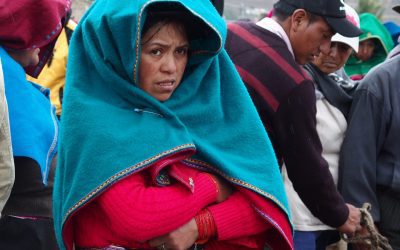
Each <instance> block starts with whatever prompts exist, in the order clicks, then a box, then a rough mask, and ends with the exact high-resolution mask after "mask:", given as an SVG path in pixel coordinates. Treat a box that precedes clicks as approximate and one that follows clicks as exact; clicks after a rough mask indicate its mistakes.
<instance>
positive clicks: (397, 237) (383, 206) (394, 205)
mask: <svg viewBox="0 0 400 250" xmlns="http://www.w3.org/2000/svg"><path fill="white" fill-rule="evenodd" d="M378 199H379V206H380V214H381V221H380V222H379V225H378V226H379V231H380V233H381V234H382V235H384V236H386V237H387V238H388V239H389V243H390V245H391V246H392V248H393V249H394V250H400V195H399V194H395V193H391V192H387V191H386V192H385V191H382V192H379V194H378Z"/></svg>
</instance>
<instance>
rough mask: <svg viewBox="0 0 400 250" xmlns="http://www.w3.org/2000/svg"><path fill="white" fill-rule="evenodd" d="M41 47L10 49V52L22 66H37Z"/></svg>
mask: <svg viewBox="0 0 400 250" xmlns="http://www.w3.org/2000/svg"><path fill="white" fill-rule="evenodd" d="M39 52H40V49H39V48H36V49H31V50H9V51H8V54H9V55H10V56H11V57H12V58H13V59H14V60H15V61H17V62H18V63H19V64H20V65H21V66H22V67H28V66H35V65H37V64H38V63H39Z"/></svg>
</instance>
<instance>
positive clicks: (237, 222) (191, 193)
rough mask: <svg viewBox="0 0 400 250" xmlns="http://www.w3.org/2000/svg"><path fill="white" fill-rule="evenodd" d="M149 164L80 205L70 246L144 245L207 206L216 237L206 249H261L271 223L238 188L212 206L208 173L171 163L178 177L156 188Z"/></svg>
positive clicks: (213, 197)
mask: <svg viewBox="0 0 400 250" xmlns="http://www.w3.org/2000/svg"><path fill="white" fill-rule="evenodd" d="M152 168H153V169H152ZM154 168H157V167H151V168H150V169H148V170H145V171H142V172H139V173H136V174H133V175H131V176H129V177H126V178H125V179H123V180H121V181H119V182H117V183H116V184H114V185H113V186H112V187H110V188H109V189H108V190H106V191H105V192H104V193H102V194H101V195H100V196H98V197H97V198H96V199H95V200H94V201H92V202H91V203H89V204H88V205H86V206H85V207H83V208H82V209H80V210H79V211H78V212H77V213H76V214H75V215H74V216H73V217H72V221H71V222H72V223H73V225H72V227H73V231H74V232H75V233H74V235H73V238H74V242H75V244H76V245H77V246H80V247H105V246H109V245H117V246H124V247H127V248H149V247H148V245H147V243H146V241H148V240H150V239H152V238H155V237H158V236H161V235H164V234H167V233H169V232H171V231H173V230H175V229H177V228H178V227H180V226H182V225H183V224H185V223H187V222H188V221H189V220H191V219H192V218H193V217H194V216H195V215H196V214H197V213H198V212H199V211H201V210H202V209H203V208H205V207H208V209H209V211H210V212H211V214H212V216H213V218H214V220H215V223H216V227H217V234H218V238H217V240H218V241H215V242H211V243H210V244H209V245H208V247H207V249H232V247H233V245H235V246H234V247H233V248H234V249H262V246H263V245H264V243H265V239H264V238H265V237H263V235H261V233H262V232H265V231H266V230H267V229H268V228H270V227H271V226H270V224H269V223H268V222H266V220H264V219H262V218H261V216H260V215H259V214H258V213H257V212H256V211H255V210H254V208H253V207H252V206H251V205H250V203H249V201H248V200H246V198H245V196H244V195H243V194H242V193H241V192H237V191H236V192H234V193H233V194H232V195H231V196H230V197H229V198H228V199H227V200H226V201H224V202H222V203H218V204H215V203H214V202H215V201H216V197H217V190H216V186H215V184H214V182H213V180H212V179H211V177H210V176H209V175H208V174H204V173H201V172H199V171H197V170H194V169H191V168H188V167H186V166H185V165H183V164H182V163H180V162H178V163H174V165H173V166H172V167H171V169H170V175H173V176H175V179H176V180H178V181H175V182H172V184H170V185H168V186H163V187H160V186H157V185H155V180H154V177H153V176H154V171H153V170H154ZM171 170H176V171H173V172H172V173H171ZM157 171H158V170H157ZM157 173H158V172H157ZM133 211H134V212H133Z"/></svg>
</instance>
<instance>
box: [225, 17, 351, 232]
mask: <svg viewBox="0 0 400 250" xmlns="http://www.w3.org/2000/svg"><path fill="white" fill-rule="evenodd" d="M226 49H227V51H228V53H229V55H230V56H231V58H232V60H233V62H234V63H235V66H236V68H237V69H238V71H239V73H240V75H241V77H242V79H243V81H244V83H245V84H246V86H247V89H248V91H249V92H250V95H251V97H252V99H253V102H254V104H255V105H256V108H257V110H258V113H259V115H260V117H261V120H262V121H263V123H264V126H265V128H266V130H267V132H268V135H269V137H270V139H271V142H272V143H273V146H274V149H275V153H276V155H277V158H278V160H279V162H280V164H282V163H283V162H285V165H286V168H287V172H288V175H289V178H290V180H291V181H292V183H293V185H294V189H295V190H296V192H297V193H298V194H299V196H300V198H301V199H302V201H303V202H304V204H305V205H306V206H307V208H308V209H309V210H310V211H311V213H312V214H313V215H314V216H316V217H317V218H319V219H320V220H321V221H322V222H324V223H325V224H327V225H329V226H332V227H338V226H341V225H342V224H344V223H345V221H346V219H347V217H348V209H347V207H346V205H345V203H344V201H343V199H342V197H341V196H340V194H339V193H338V192H337V189H336V186H335V184H334V182H333V179H332V175H331V173H330V172H329V168H328V163H327V162H326V161H325V160H324V158H323V157H322V146H321V142H320V140H319V136H318V133H317V129H316V105H315V103H316V100H315V88H314V83H313V82H312V81H311V80H310V79H309V77H308V76H307V75H306V74H305V72H304V70H303V69H302V68H301V66H299V65H298V64H297V63H296V62H295V60H294V58H293V55H292V54H291V53H290V51H289V50H288V47H287V46H286V44H285V42H284V41H283V40H282V39H281V38H280V37H279V36H277V35H276V34H274V33H272V32H270V31H268V30H265V29H263V28H261V27H259V26H257V25H256V24H254V23H251V22H238V23H231V24H230V25H229V31H228V37H227V42H226Z"/></svg>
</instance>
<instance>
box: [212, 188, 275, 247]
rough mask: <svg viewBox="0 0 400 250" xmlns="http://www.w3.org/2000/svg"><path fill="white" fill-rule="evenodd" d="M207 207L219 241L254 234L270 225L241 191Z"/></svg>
mask: <svg viewBox="0 0 400 250" xmlns="http://www.w3.org/2000/svg"><path fill="white" fill-rule="evenodd" d="M207 209H208V210H209V211H210V213H211V215H212V216H213V218H214V221H215V225H216V227H217V234H218V240H219V241H224V240H230V239H237V238H241V237H246V236H254V235H257V234H259V233H261V232H263V231H265V230H267V229H268V228H269V227H270V225H269V223H267V222H266V221H265V220H264V219H263V218H262V217H261V216H260V215H259V214H257V212H256V211H255V209H254V208H253V207H252V206H251V205H250V202H249V201H248V200H247V199H246V198H245V197H244V195H243V194H241V193H240V192H235V193H233V194H232V195H231V196H230V197H229V198H228V199H227V200H226V201H224V202H222V203H218V204H215V205H212V206H209V207H208V208H207Z"/></svg>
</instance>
